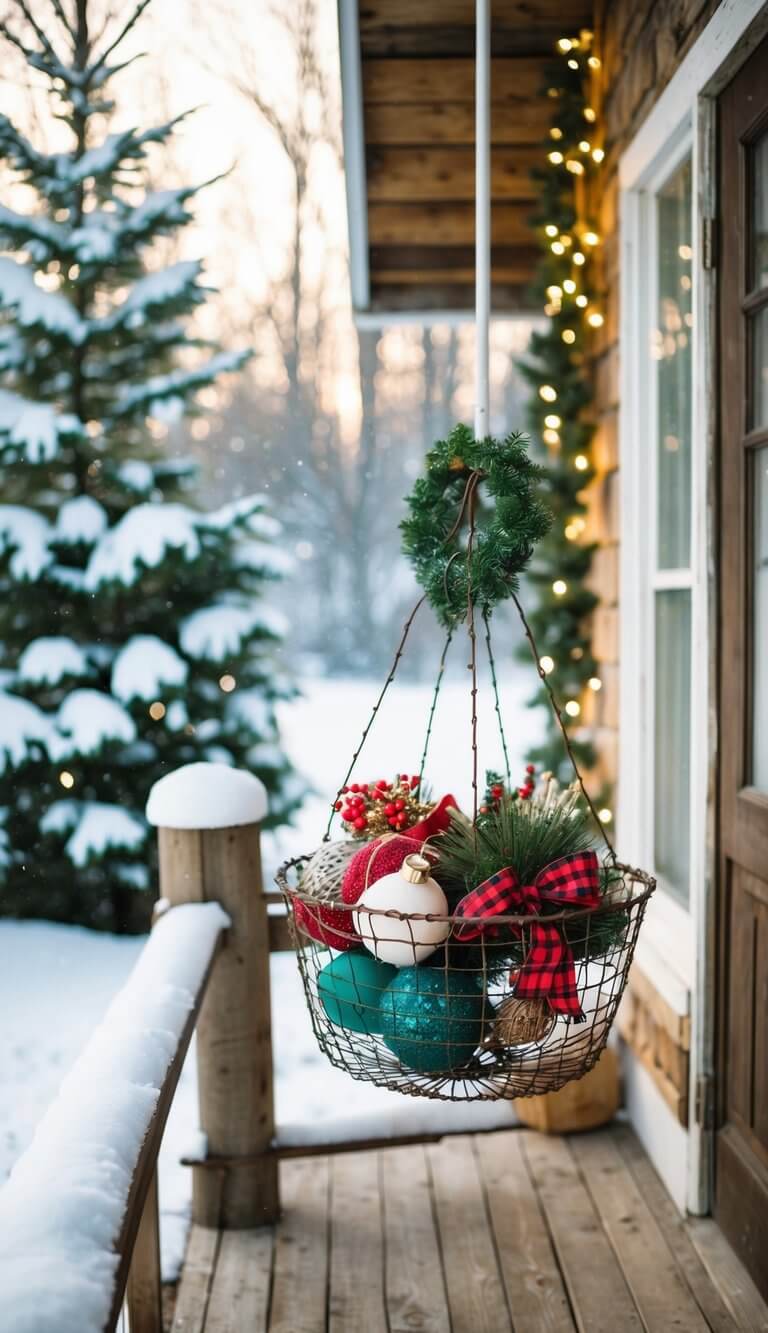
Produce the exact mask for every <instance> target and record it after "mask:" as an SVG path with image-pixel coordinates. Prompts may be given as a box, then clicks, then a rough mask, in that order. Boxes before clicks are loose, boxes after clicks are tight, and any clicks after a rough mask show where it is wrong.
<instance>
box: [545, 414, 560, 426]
mask: <svg viewBox="0 0 768 1333" xmlns="http://www.w3.org/2000/svg"><path fill="white" fill-rule="evenodd" d="M562 424H563V423H562V421H561V420H560V418H559V416H557V414H556V413H555V412H548V413H547V415H546V416H545V418H544V425H545V426H549V429H550V430H558V428H559V427H560V426H562Z"/></svg>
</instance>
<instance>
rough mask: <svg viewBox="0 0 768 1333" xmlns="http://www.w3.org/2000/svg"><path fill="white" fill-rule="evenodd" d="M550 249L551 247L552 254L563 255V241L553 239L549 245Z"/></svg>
mask: <svg viewBox="0 0 768 1333" xmlns="http://www.w3.org/2000/svg"><path fill="white" fill-rule="evenodd" d="M550 249H551V251H552V254H553V255H564V254H565V246H564V245H563V242H562V241H553V242H552V244H551V246H550Z"/></svg>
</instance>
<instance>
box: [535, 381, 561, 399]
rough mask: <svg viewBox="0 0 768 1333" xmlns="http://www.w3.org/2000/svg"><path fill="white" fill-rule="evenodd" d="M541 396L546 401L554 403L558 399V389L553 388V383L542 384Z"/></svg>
mask: <svg viewBox="0 0 768 1333" xmlns="http://www.w3.org/2000/svg"><path fill="white" fill-rule="evenodd" d="M539 397H540V398H543V399H544V402H545V403H554V402H556V401H557V389H553V388H552V385H551V384H542V385H541V387H540V389H539Z"/></svg>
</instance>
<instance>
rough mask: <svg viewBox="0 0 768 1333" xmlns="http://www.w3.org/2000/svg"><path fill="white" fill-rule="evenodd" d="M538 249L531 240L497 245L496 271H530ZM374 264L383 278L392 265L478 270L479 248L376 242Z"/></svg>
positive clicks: (493, 259) (420, 269)
mask: <svg viewBox="0 0 768 1333" xmlns="http://www.w3.org/2000/svg"><path fill="white" fill-rule="evenodd" d="M538 254H539V252H538V250H537V249H536V247H535V246H534V245H532V244H531V240H530V236H529V237H528V244H527V245H525V246H519V245H495V246H494V247H493V252H492V254H491V265H492V268H493V270H494V271H495V272H498V271H499V270H500V269H504V268H508V269H515V270H517V269H523V270H525V271H526V273H530V270H531V266H532V265H533V264H535V263H536V261H537V258H538ZM369 257H370V263H371V268H372V269H376V271H377V272H380V273H381V276H382V279H384V278H385V277H386V274H387V273H388V271H389V270H391V269H399V270H403V271H405V270H410V271H412V272H413V271H415V272H417V273H422V272H429V270H430V269H448V268H450V269H451V270H453V269H467V270H468V271H471V272H473V273H474V266H475V251H474V247H473V246H471V245H441V246H438V247H435V246H434V245H372V246H370V249H369Z"/></svg>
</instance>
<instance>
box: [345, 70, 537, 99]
mask: <svg viewBox="0 0 768 1333" xmlns="http://www.w3.org/2000/svg"><path fill="white" fill-rule="evenodd" d="M543 82H544V72H543V69H542V65H541V61H540V60H530V59H519V58H514V57H513V58H511V59H498V60H492V61H491V101H492V103H493V104H494V105H495V106H496V105H498V106H506V107H510V106H517V105H519V104H521V103H527V102H532V101H535V100H537V99H538V98H539V95H540V93H541V88H542V84H543ZM363 99H364V101H365V102H380V103H381V102H383V103H391V104H393V105H395V106H401V105H402V103H403V102H438V103H452V102H466V103H467V105H468V106H470V107H472V108H473V109H474V105H475V62H474V59H466V60H457V59H446V60H441V59H439V58H438V59H414V60H364V61H363Z"/></svg>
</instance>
